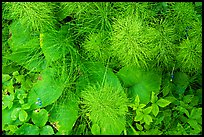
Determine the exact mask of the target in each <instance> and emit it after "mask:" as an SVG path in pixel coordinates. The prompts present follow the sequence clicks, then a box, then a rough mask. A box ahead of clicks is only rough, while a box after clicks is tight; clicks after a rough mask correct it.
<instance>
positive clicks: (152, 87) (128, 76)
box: [117, 67, 161, 93]
mask: <svg viewBox="0 0 204 137" xmlns="http://www.w3.org/2000/svg"><path fill="white" fill-rule="evenodd" d="M117 76H118V77H119V79H120V80H121V81H122V82H123V84H124V86H125V87H131V86H134V85H135V84H139V83H143V85H144V86H145V88H146V90H147V91H148V92H150V91H151V92H152V91H154V92H155V93H158V92H159V89H160V84H161V75H160V74H157V73H156V72H154V71H148V72H147V71H143V70H141V69H138V68H137V67H123V68H122V69H120V71H119V72H118V73H117Z"/></svg>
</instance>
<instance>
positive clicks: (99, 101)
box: [82, 83, 127, 134]
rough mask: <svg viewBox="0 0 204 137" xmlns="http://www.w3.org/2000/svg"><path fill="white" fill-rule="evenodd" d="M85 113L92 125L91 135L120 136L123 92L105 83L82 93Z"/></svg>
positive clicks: (124, 111)
mask: <svg viewBox="0 0 204 137" xmlns="http://www.w3.org/2000/svg"><path fill="white" fill-rule="evenodd" d="M82 99H83V101H82V104H84V106H83V107H84V109H85V113H87V115H88V117H89V119H90V120H91V122H92V123H93V125H92V128H91V129H92V132H93V134H95V133H98V134H121V132H122V131H123V130H124V128H125V114H126V112H127V105H126V103H127V98H126V95H125V93H124V92H123V91H121V90H120V89H116V88H113V87H111V86H110V85H108V84H107V83H105V84H104V85H102V86H101V85H90V86H88V87H87V88H86V89H85V90H84V91H82Z"/></svg>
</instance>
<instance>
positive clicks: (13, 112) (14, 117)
mask: <svg viewBox="0 0 204 137" xmlns="http://www.w3.org/2000/svg"><path fill="white" fill-rule="evenodd" d="M20 110H21V108H15V109H14V110H13V111H12V113H11V119H12V120H16V119H17V118H18V116H19V111H20Z"/></svg>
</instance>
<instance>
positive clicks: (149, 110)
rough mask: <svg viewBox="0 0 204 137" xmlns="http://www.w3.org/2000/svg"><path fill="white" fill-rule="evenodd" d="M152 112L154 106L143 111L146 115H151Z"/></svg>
mask: <svg viewBox="0 0 204 137" xmlns="http://www.w3.org/2000/svg"><path fill="white" fill-rule="evenodd" d="M151 111H152V106H150V107H147V108H145V109H143V112H144V114H149V113H150V112H151Z"/></svg>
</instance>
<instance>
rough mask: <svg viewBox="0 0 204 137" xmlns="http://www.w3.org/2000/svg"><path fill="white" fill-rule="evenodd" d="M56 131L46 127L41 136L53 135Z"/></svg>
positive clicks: (41, 131)
mask: <svg viewBox="0 0 204 137" xmlns="http://www.w3.org/2000/svg"><path fill="white" fill-rule="evenodd" d="M53 134H54V130H53V128H52V127H51V126H49V125H46V126H44V127H43V128H42V129H41V130H40V135H53Z"/></svg>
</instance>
